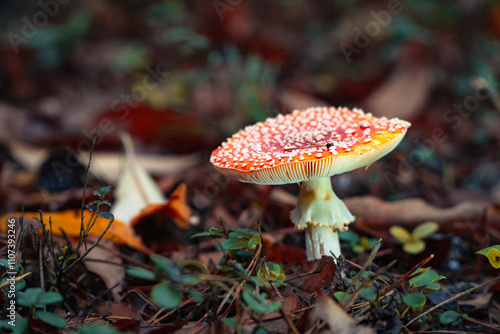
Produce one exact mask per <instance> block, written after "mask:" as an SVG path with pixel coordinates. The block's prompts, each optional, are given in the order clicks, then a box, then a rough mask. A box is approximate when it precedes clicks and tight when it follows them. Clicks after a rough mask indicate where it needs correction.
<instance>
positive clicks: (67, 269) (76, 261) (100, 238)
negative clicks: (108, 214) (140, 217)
mask: <svg viewBox="0 0 500 334" xmlns="http://www.w3.org/2000/svg"><path fill="white" fill-rule="evenodd" d="M114 221H115V220H114V219H111V220H110V221H109V224H108V226H106V228H105V229H104V232H102V234H100V235H99V237H97V240H96V242H94V243H93V244H92V246H90V248H88V249H87V250H86V251H85V253H83V255H82V256H80V257H79V258H77V259H76V260H75V261H73V263H71V264H70V265H69V266H68V267H67V268H66V269H65V270H64V271H63V274H65V273H67V272H69V271H70V269H72V268H73V267H74V266H75V265H76V264H77V263H78V262H80V261H81V260H83V259H84V258H85V257H86V256H87V255H88V254H89V253H90V252H91V251H92V250H93V249H94V248H95V247H96V246H97V245H98V244H99V243H100V242H101V240H102V238H103V237H104V235H105V234H106V233H107V232H108V230H109V228H110V227H111V225H112V224H113V222H114Z"/></svg>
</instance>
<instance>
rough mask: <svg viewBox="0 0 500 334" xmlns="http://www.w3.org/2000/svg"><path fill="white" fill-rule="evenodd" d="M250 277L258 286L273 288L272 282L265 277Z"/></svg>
mask: <svg viewBox="0 0 500 334" xmlns="http://www.w3.org/2000/svg"><path fill="white" fill-rule="evenodd" d="M250 279H251V280H252V281H253V282H254V283H255V285H256V286H258V287H261V288H262V287H266V288H269V289H270V288H271V284H269V282H268V281H267V279H264V278H262V277H257V276H250Z"/></svg>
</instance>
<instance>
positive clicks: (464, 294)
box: [406, 276, 500, 327]
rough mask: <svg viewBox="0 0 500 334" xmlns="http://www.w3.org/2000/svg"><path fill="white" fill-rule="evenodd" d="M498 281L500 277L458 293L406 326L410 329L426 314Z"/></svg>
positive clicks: (421, 314)
mask: <svg viewBox="0 0 500 334" xmlns="http://www.w3.org/2000/svg"><path fill="white" fill-rule="evenodd" d="M498 280H500V276H498V277H495V278H494V279H492V280H489V281H488V282H484V283H482V284H479V285H478V286H475V287H473V288H470V289H469V290H466V291H464V292H460V293H458V294H456V295H454V296H453V297H451V298H448V299H447V300H445V301H443V302H441V303H439V304H437V305H436V306H433V307H431V308H430V309H428V310H427V311H425V312H423V313H420V314H419V315H417V316H416V317H415V318H413V319H412V320H410V321H409V322H408V323H407V324H406V326H407V327H408V326H409V325H410V324H412V323H413V322H415V321H417V320H418V319H420V318H422V317H423V316H424V315H426V314H428V313H430V312H432V311H434V310H435V309H437V308H439V307H441V306H443V305H445V304H447V303H449V302H452V301H454V300H456V299H458V298H461V297H463V296H466V295H468V294H470V293H472V292H474V291H476V290H479V289H481V288H482V287H484V286H486V285H488V284H491V283H493V282H496V281H498Z"/></svg>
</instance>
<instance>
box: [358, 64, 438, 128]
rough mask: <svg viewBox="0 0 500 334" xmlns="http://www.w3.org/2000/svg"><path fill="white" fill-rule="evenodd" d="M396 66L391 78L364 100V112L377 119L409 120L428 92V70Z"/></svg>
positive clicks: (429, 71)
mask: <svg viewBox="0 0 500 334" xmlns="http://www.w3.org/2000/svg"><path fill="white" fill-rule="evenodd" d="M417 65H418V66H407V65H399V66H398V67H397V68H396V70H395V71H394V73H393V74H392V76H391V77H390V78H389V79H388V80H387V81H386V82H385V83H384V84H383V85H382V86H381V87H379V88H378V89H376V90H375V91H374V92H373V93H372V94H371V95H370V96H369V97H368V99H367V100H366V101H365V106H366V110H368V111H369V112H371V113H373V114H374V115H376V116H385V117H387V118H393V117H399V118H403V119H412V118H413V117H415V116H416V114H417V113H418V112H419V111H420V110H421V108H422V107H423V106H424V104H425V103H426V101H427V100H428V95H429V92H430V88H431V86H430V84H429V80H430V75H431V67H430V66H428V65H425V64H417Z"/></svg>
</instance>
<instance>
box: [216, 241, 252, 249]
mask: <svg viewBox="0 0 500 334" xmlns="http://www.w3.org/2000/svg"><path fill="white" fill-rule="evenodd" d="M247 246H248V240H247V239H243V238H233V239H227V240H224V241H223V242H221V243H220V244H219V246H217V249H219V250H223V251H224V250H233V249H243V248H247Z"/></svg>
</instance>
